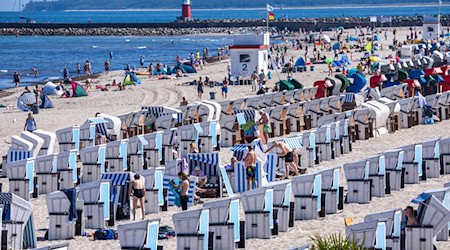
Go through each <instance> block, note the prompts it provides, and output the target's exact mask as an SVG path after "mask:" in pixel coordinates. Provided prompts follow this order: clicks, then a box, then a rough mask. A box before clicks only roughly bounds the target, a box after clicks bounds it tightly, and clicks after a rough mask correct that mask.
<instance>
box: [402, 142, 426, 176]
mask: <svg viewBox="0 0 450 250" xmlns="http://www.w3.org/2000/svg"><path fill="white" fill-rule="evenodd" d="M401 149H402V150H403V152H404V153H403V168H404V169H405V184H416V183H419V180H420V177H422V144H412V145H408V146H405V147H402V148H401Z"/></svg>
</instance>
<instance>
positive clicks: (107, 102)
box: [0, 28, 450, 249]
mask: <svg viewBox="0 0 450 250" xmlns="http://www.w3.org/2000/svg"><path fill="white" fill-rule="evenodd" d="M397 30H398V33H397V34H398V35H397V38H398V39H400V40H403V39H405V38H406V33H409V31H408V30H407V29H406V28H403V29H397ZM349 32H350V34H351V35H353V34H354V31H353V30H350V31H349ZM382 37H383V35H380V38H382ZM381 42H382V43H383V44H384V45H383V47H384V50H383V51H381V52H380V53H381V54H382V56H383V57H384V56H387V55H388V54H392V53H393V52H392V51H388V50H387V48H388V45H387V44H388V43H391V42H392V32H389V38H388V40H387V41H385V40H384V38H382V41H381ZM308 46H309V47H310V55H311V54H312V46H311V45H308ZM288 54H289V55H290V56H294V57H295V58H297V57H298V56H299V55H302V56H303V55H304V53H303V52H301V51H297V50H294V49H290V50H289V52H288ZM329 55H331V54H330V53H329ZM359 56H361V54H360V53H359V54H354V58H359ZM286 58H287V59H288V58H290V57H286ZM226 65H227V62H226V61H223V62H218V63H213V64H208V65H207V66H206V67H205V68H204V69H203V70H201V71H199V73H198V74H192V75H188V76H187V77H183V78H181V79H178V80H175V79H174V80H155V79H150V77H148V76H141V77H140V78H141V80H142V84H141V85H139V86H134V87H127V89H126V90H125V91H112V88H114V89H115V87H112V88H111V89H110V90H109V91H104V92H102V91H100V90H96V89H93V90H88V91H89V97H83V98H55V97H51V99H52V101H53V103H54V105H55V108H54V109H48V110H40V114H38V115H36V116H35V118H36V121H37V126H38V129H42V130H48V131H56V130H57V129H60V128H64V127H68V126H71V125H75V124H79V125H81V124H82V123H84V121H85V120H86V119H87V118H88V117H93V116H95V114H96V113H97V112H103V113H107V114H111V115H120V114H123V113H126V112H129V111H134V110H138V109H140V107H141V106H144V105H147V106H148V105H164V106H170V107H178V106H179V102H180V100H181V97H183V96H185V97H186V98H187V100H188V101H189V102H190V103H192V102H195V101H197V99H196V96H197V93H196V88H195V86H180V85H181V84H182V83H185V82H189V81H192V80H194V79H198V77H199V76H202V77H203V78H204V77H205V76H209V77H210V78H211V80H214V81H222V80H223V78H224V77H225V76H226V75H227V70H226V68H227V66H226ZM352 66H353V67H355V66H356V63H353V65H352ZM326 72H327V68H326V66H325V65H317V66H316V70H315V71H313V72H311V71H308V72H304V73H296V74H294V78H295V79H298V80H299V81H300V82H302V83H303V84H304V85H305V86H311V85H312V84H313V83H314V82H315V81H316V80H320V79H323V78H324V77H325V76H326V74H327V73H326ZM272 76H273V77H274V78H276V74H275V72H272ZM123 77H124V72H123V71H116V72H110V73H109V74H102V75H101V76H100V77H99V78H97V79H95V80H94V84H93V88H94V87H95V85H96V84H99V83H100V84H103V85H104V84H107V83H112V80H113V79H115V80H116V81H117V82H120V81H122V80H123ZM280 77H281V78H285V77H286V75H285V74H280ZM275 82H276V79H272V80H271V81H270V82H269V84H268V86H269V87H273V85H274V83H275ZM21 91H22V89H20V90H18V89H11V90H6V92H11V95H9V96H6V97H0V104H3V105H7V106H10V107H11V108H7V109H1V110H0V119H1V120H2V126H1V128H0V155H5V154H6V151H7V149H8V147H9V142H10V138H11V136H12V135H17V134H19V133H20V132H21V131H22V130H23V125H24V122H25V119H26V115H27V114H26V113H25V112H20V111H18V110H17V108H16V100H17V97H18V96H19V95H20V93H21ZM210 91H214V92H216V93H217V94H216V97H217V99H218V100H221V99H222V98H221V96H220V87H214V88H212V89H210V88H209V87H205V94H204V96H203V98H204V99H206V98H209V94H208V92H210ZM252 94H253V93H251V86H230V88H229V97H230V98H234V99H236V98H242V97H244V96H248V95H252ZM449 129H450V121H444V122H440V123H437V124H435V125H433V126H424V125H420V126H416V127H413V128H411V129H407V130H400V131H397V132H395V133H394V134H389V135H384V136H381V137H379V138H372V139H370V140H367V141H357V142H356V143H355V144H353V146H354V147H353V152H352V153H351V154H348V155H344V156H343V157H340V158H338V159H336V160H333V161H329V162H322V163H321V164H320V165H319V166H316V167H315V168H313V169H309V170H308V171H309V172H315V171H318V170H320V169H324V168H327V167H330V166H337V165H342V164H344V163H347V162H352V161H357V160H360V159H363V158H365V157H368V156H371V155H374V154H376V153H379V152H382V151H385V150H388V149H392V148H395V147H399V146H404V145H408V144H411V143H415V142H421V141H424V140H426V139H429V138H435V137H447V136H449V133H448V131H449ZM231 156H232V154H231V153H230V151H229V149H227V148H223V149H222V150H221V161H222V163H223V164H226V163H228V161H229V159H230V158H231ZM449 181H450V176H448V175H447V176H444V177H442V178H439V179H428V180H427V181H426V182H422V183H420V184H416V185H407V186H406V187H405V189H403V190H402V191H397V192H392V194H391V195H388V196H387V197H385V198H374V199H373V200H372V202H371V203H370V204H365V205H360V204H345V205H344V210H343V211H342V212H339V213H338V214H334V215H327V216H326V218H323V219H319V220H312V221H296V223H295V227H294V228H293V229H292V230H291V231H290V232H287V233H280V235H279V236H278V237H275V238H273V239H271V240H259V239H250V240H247V241H246V248H247V249H289V248H290V247H296V246H300V245H303V244H305V243H310V242H311V241H310V239H309V237H310V236H311V235H312V234H313V233H315V232H318V233H320V234H321V235H327V234H330V233H337V232H341V233H344V230H345V226H344V218H345V217H352V218H353V220H354V222H355V223H358V222H361V221H362V220H363V218H364V216H365V215H367V214H370V213H374V212H379V211H383V210H389V209H394V208H404V207H406V206H407V205H410V204H411V203H410V200H411V199H412V198H414V197H415V196H417V195H418V194H420V193H421V192H422V191H425V190H428V189H435V188H440V187H442V186H443V184H444V183H446V182H449ZM0 182H1V183H2V184H3V190H4V191H7V190H8V183H7V182H8V181H7V180H6V179H1V180H0ZM341 182H342V184H341V185H343V184H345V178H344V174H343V171H342V172H341ZM31 203H32V205H33V211H34V220H35V229H36V235H37V237H38V246H40V247H41V246H47V245H52V244H57V243H59V242H63V241H52V242H49V241H45V240H43V237H44V234H45V230H46V229H47V228H48V213H47V208H46V205H45V196H44V195H41V196H39V198H37V199H32V200H31ZM196 207H201V205H197V206H196ZM178 211H180V209H179V208H177V207H169V211H167V212H160V213H159V214H152V215H147V216H146V218H160V219H161V225H169V226H172V214H174V213H176V212H178ZM243 218H244V215H243V212H242V211H241V220H242V219H243ZM127 222H128V221H119V222H118V224H121V223H127ZM89 231H92V230H89ZM64 242H67V241H64ZM68 242H70V249H94V248H98V249H106V248H110V249H118V248H119V242H118V240H109V241H93V240H92V238H89V237H75V239H72V240H69V241H68ZM158 244H159V245H163V246H164V248H165V249H175V248H176V239H175V238H172V239H169V240H160V241H159V242H158ZM436 246H437V247H438V249H445V248H447V249H448V243H445V242H444V243H442V242H439V243H436Z"/></svg>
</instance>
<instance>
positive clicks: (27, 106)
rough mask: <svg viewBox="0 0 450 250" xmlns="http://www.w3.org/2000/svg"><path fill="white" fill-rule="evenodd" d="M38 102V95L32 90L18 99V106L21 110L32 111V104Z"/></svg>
mask: <svg viewBox="0 0 450 250" xmlns="http://www.w3.org/2000/svg"><path fill="white" fill-rule="evenodd" d="M35 103H36V95H35V94H34V93H32V92H30V93H23V94H22V95H21V96H19V98H18V99H17V108H18V109H19V110H21V111H30V110H31V105H32V104H35Z"/></svg>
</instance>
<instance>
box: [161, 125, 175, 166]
mask: <svg viewBox="0 0 450 250" xmlns="http://www.w3.org/2000/svg"><path fill="white" fill-rule="evenodd" d="M176 131H177V129H176V128H171V129H167V130H164V132H163V134H162V141H163V142H162V149H163V162H164V164H167V163H169V162H171V161H172V160H173V159H174V155H173V152H174V150H175V147H174V146H176V143H177V142H176V139H177V136H176Z"/></svg>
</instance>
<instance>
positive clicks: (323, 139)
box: [316, 125, 332, 161]
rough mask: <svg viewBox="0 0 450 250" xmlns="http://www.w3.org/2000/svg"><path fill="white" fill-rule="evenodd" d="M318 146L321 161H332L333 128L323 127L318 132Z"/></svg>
mask: <svg viewBox="0 0 450 250" xmlns="http://www.w3.org/2000/svg"><path fill="white" fill-rule="evenodd" d="M316 145H317V146H318V152H317V155H318V157H319V161H330V160H331V158H332V157H331V156H332V147H331V126H327V125H325V126H322V127H320V128H317V130H316Z"/></svg>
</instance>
